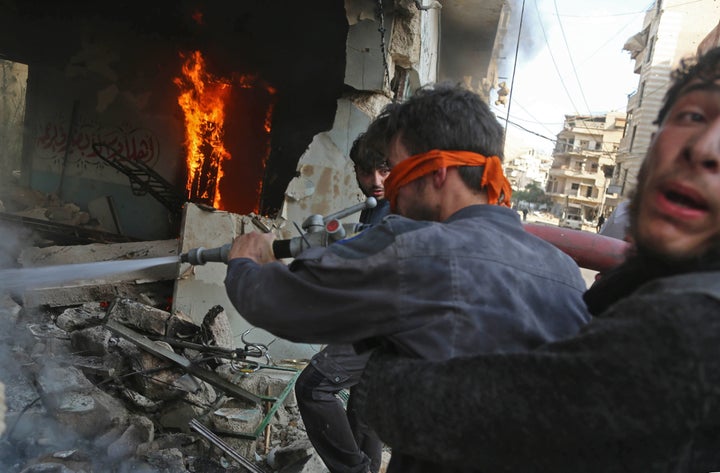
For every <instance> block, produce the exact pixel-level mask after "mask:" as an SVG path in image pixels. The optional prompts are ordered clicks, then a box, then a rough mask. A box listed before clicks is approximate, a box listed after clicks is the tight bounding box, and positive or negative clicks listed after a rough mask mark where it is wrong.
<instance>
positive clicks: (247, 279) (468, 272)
mask: <svg viewBox="0 0 720 473" xmlns="http://www.w3.org/2000/svg"><path fill="white" fill-rule="evenodd" d="M382 116H383V117H385V118H383V119H386V120H387V126H386V127H385V132H384V136H385V137H386V144H387V148H386V152H387V157H388V164H389V167H390V169H391V172H390V175H389V176H388V178H387V180H386V181H385V192H386V198H387V199H388V200H389V201H390V206H391V210H392V211H393V212H395V213H396V214H397V215H389V216H388V217H386V218H385V219H384V220H383V222H382V223H381V224H379V225H375V226H373V227H372V228H370V229H368V230H366V231H363V232H362V233H360V234H359V235H358V236H356V237H355V238H351V239H348V240H344V241H340V242H338V243H335V244H332V245H330V246H328V247H325V248H310V249H308V250H307V251H305V252H303V253H302V254H300V255H299V256H298V257H297V258H296V259H295V260H294V261H293V262H292V263H291V264H290V265H289V266H286V265H284V264H282V263H281V262H279V261H277V260H276V259H275V258H274V256H273V252H272V238H273V237H272V236H271V235H270V234H260V233H249V234H245V235H241V236H239V237H237V238H236V239H235V240H234V242H233V245H232V248H231V250H230V253H229V258H230V260H229V262H228V272H227V277H226V280H225V285H226V289H227V292H228V295H229V298H230V300H231V301H232V303H233V305H234V306H235V307H236V308H237V310H238V312H239V313H240V314H241V315H242V316H243V317H244V318H245V319H246V320H248V321H249V322H250V323H252V324H253V325H256V326H258V327H261V328H264V329H265V330H268V331H270V332H272V333H274V334H275V335H277V336H280V337H283V338H286V339H289V340H292V341H296V342H308V343H353V344H355V346H356V348H358V347H360V346H363V347H365V346H371V345H377V344H380V345H382V346H384V347H385V348H386V349H391V350H393V351H395V352H396V353H398V354H401V355H403V356H408V357H414V358H421V359H426V360H447V359H451V358H456V357H463V356H469V355H477V354H481V353H511V352H524V351H527V350H530V349H533V348H535V347H537V346H539V345H542V344H543V343H546V342H548V341H553V340H557V339H560V338H564V337H567V336H570V335H573V334H575V333H576V332H577V331H578V330H579V328H580V327H581V326H582V325H584V324H585V323H586V322H587V321H588V320H589V315H588V313H587V309H586V307H585V304H584V302H583V300H582V294H583V292H584V290H585V282H584V281H583V279H582V277H581V275H580V270H579V268H578V266H577V265H576V264H575V262H574V261H573V260H572V259H571V258H570V257H569V256H567V255H565V254H564V253H562V252H561V251H560V250H559V249H557V248H556V247H554V246H552V245H551V244H549V243H547V242H545V241H543V240H541V239H539V238H538V237H535V236H534V235H531V234H530V233H528V232H526V231H525V230H524V228H523V226H522V222H521V221H520V218H519V216H518V214H517V212H515V211H513V210H512V209H511V208H510V207H509V205H510V197H511V189H510V185H509V182H508V181H507V179H506V178H505V176H504V174H503V171H502V162H501V158H502V145H503V129H502V127H501V126H500V124H499V123H498V121H497V119H496V118H495V116H494V115H493V114H492V112H491V111H490V109H489V107H488V106H487V104H485V103H484V102H483V101H482V100H481V98H480V97H479V96H478V95H477V94H475V93H473V92H471V91H469V90H467V89H464V88H462V87H460V86H449V85H436V86H434V87H427V88H424V89H421V90H419V91H418V92H416V94H415V95H414V96H413V97H411V98H410V99H409V100H407V101H406V102H404V103H402V104H395V105H392V106H390V107H389V108H388V109H386V110H385V111H384V112H383V114H382ZM358 471H362V470H358ZM389 471H391V472H394V471H395V472H397V471H403V472H407V471H434V472H439V471H444V468H443V465H437V464H433V463H432V462H427V461H423V460H418V459H416V458H413V457H410V456H407V455H404V454H402V452H393V456H392V459H391V462H390V469H389Z"/></svg>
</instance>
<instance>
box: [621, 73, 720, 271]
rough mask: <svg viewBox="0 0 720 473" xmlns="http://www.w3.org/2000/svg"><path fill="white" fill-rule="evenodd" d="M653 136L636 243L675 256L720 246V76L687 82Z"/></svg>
mask: <svg viewBox="0 0 720 473" xmlns="http://www.w3.org/2000/svg"><path fill="white" fill-rule="evenodd" d="M685 90H686V91H685V92H684V93H683V95H681V96H680V97H679V98H678V99H677V101H676V102H675V104H674V105H673V106H672V108H671V109H670V112H669V113H668V115H667V117H666V119H665V121H664V122H663V123H662V125H661V126H660V129H659V130H658V132H657V134H656V135H655V138H654V139H653V142H652V144H651V145H650V149H649V150H648V156H647V158H646V159H648V160H650V161H649V162H648V163H646V166H647V169H646V175H645V179H644V180H643V182H641V183H640V184H639V185H638V192H637V197H636V198H637V199H638V201H637V202H638V206H637V210H636V212H637V213H636V215H635V217H636V220H635V225H634V236H635V240H636V243H637V244H638V246H640V247H642V248H645V249H648V250H650V251H652V252H653V253H656V254H658V255H662V256H664V257H666V258H669V259H673V260H685V259H690V258H694V257H697V256H701V255H703V254H704V253H706V252H707V251H708V250H709V249H710V248H713V247H714V248H718V246H719V245H720V80H718V81H716V82H715V83H714V84H710V85H707V84H706V85H703V86H700V83H699V82H698V83H691V84H689V85H688V87H687V88H686V89H685Z"/></svg>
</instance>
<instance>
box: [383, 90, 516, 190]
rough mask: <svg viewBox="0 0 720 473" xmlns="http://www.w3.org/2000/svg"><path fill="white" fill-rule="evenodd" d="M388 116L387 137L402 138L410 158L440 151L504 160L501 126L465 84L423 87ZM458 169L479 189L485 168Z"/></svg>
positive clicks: (468, 181)
mask: <svg viewBox="0 0 720 473" xmlns="http://www.w3.org/2000/svg"><path fill="white" fill-rule="evenodd" d="M387 114H388V126H387V137H388V138H392V137H394V136H399V137H400V142H401V143H402V144H403V145H404V146H405V148H406V149H407V150H408V152H409V153H410V154H411V155H414V154H420V153H425V152H427V151H430V150H433V149H440V150H448V151H471V152H474V153H478V154H482V155H484V156H498V157H499V158H500V159H501V160H502V159H503V129H502V126H501V125H500V123H499V122H498V121H497V118H496V117H495V115H494V114H493V113H492V111H491V110H490V107H488V105H487V104H486V103H485V102H483V100H482V99H481V98H480V96H479V95H477V94H476V93H474V92H472V91H471V90H468V89H466V88H465V87H463V86H462V85H459V84H458V85H455V84H450V83H440V84H435V85H433V86H428V87H423V88H421V89H419V90H417V91H416V92H415V94H414V95H413V96H412V97H410V98H409V99H408V100H407V101H406V102H404V103H402V104H399V105H397V106H394V107H392V108H391V109H389V110H387ZM458 169H459V172H460V176H461V177H462V179H463V182H465V184H466V185H467V186H468V187H470V188H471V189H478V190H479V189H480V180H481V178H482V173H483V170H484V166H461V167H460V168H458Z"/></svg>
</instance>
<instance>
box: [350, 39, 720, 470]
mask: <svg viewBox="0 0 720 473" xmlns="http://www.w3.org/2000/svg"><path fill="white" fill-rule="evenodd" d="M672 77H673V79H674V80H673V83H672V84H671V86H670V88H669V89H668V92H667V94H666V95H665V100H664V102H663V105H662V108H661V109H660V112H659V114H658V117H657V120H656V121H655V123H656V124H658V125H659V128H658V130H657V131H656V132H655V133H654V136H653V139H652V142H651V144H650V147H649V149H648V152H647V155H646V157H645V160H644V161H643V164H642V166H641V168H640V172H639V174H638V184H637V188H636V193H635V196H634V197H633V198H632V200H631V203H630V209H629V216H630V218H629V223H630V230H629V237H630V238H629V239H630V240H631V241H632V244H633V245H634V251H633V254H631V255H629V256H628V258H627V260H626V261H625V263H623V264H622V265H620V266H618V267H617V268H615V269H613V270H612V271H609V272H607V273H605V274H604V275H603V276H602V278H601V279H600V280H599V281H597V282H596V283H595V284H594V285H593V287H592V288H590V289H589V290H588V291H587V293H586V295H585V300H586V301H587V304H588V307H589V308H590V310H591V312H592V313H593V315H594V316H595V317H594V318H593V320H592V321H591V322H590V323H589V324H587V325H586V326H585V327H583V329H582V330H581V332H580V333H579V334H577V335H576V336H574V337H571V338H568V339H566V340H563V341H558V342H555V343H549V344H547V345H545V346H542V347H539V348H538V349H537V350H534V351H531V352H527V353H512V354H504V355H493V356H485V355H479V356H474V357H468V358H465V359H462V360H459V359H457V360H448V361H442V362H437V363H432V362H422V363H420V362H417V361H416V360H411V359H407V358H406V359H400V358H399V357H398V356H396V355H383V356H377V355H373V357H372V358H371V359H370V361H369V363H368V365H367V367H366V369H365V373H364V374H363V379H362V380H361V382H360V384H359V386H360V387H361V389H362V391H361V392H358V393H357V394H359V395H360V397H362V398H364V399H366V400H367V402H366V403H365V406H366V407H365V409H364V410H362V411H361V413H365V416H364V417H365V418H366V420H368V421H369V422H370V425H371V426H373V427H375V428H376V429H377V431H378V433H379V434H380V437H381V438H382V439H383V440H385V441H386V442H387V443H388V444H389V445H390V446H391V447H392V448H393V454H395V452H402V453H403V454H404V455H408V456H413V457H415V458H417V459H423V458H426V459H433V460H434V461H437V462H441V463H443V465H445V466H446V468H448V469H452V470H453V471H482V472H518V473H519V472H523V473H533V472H543V473H544V472H554V473H577V472H583V473H608V472H643V473H661V472H662V473H666V472H675V473H699V472H715V471H720V48H715V49H712V50H710V51H709V52H708V53H706V54H705V55H704V56H701V57H699V58H693V59H691V60H687V61H683V62H682V63H681V66H680V67H679V68H678V69H677V70H676V71H675V72H674V74H673V76H672ZM393 172H395V171H394V170H393ZM438 419H442V422H438Z"/></svg>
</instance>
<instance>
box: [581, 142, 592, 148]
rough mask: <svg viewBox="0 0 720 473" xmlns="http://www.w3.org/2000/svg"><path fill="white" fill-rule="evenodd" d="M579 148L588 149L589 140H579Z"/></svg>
mask: <svg viewBox="0 0 720 473" xmlns="http://www.w3.org/2000/svg"><path fill="white" fill-rule="evenodd" d="M580 149H590V142H589V141H588V140H580Z"/></svg>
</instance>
